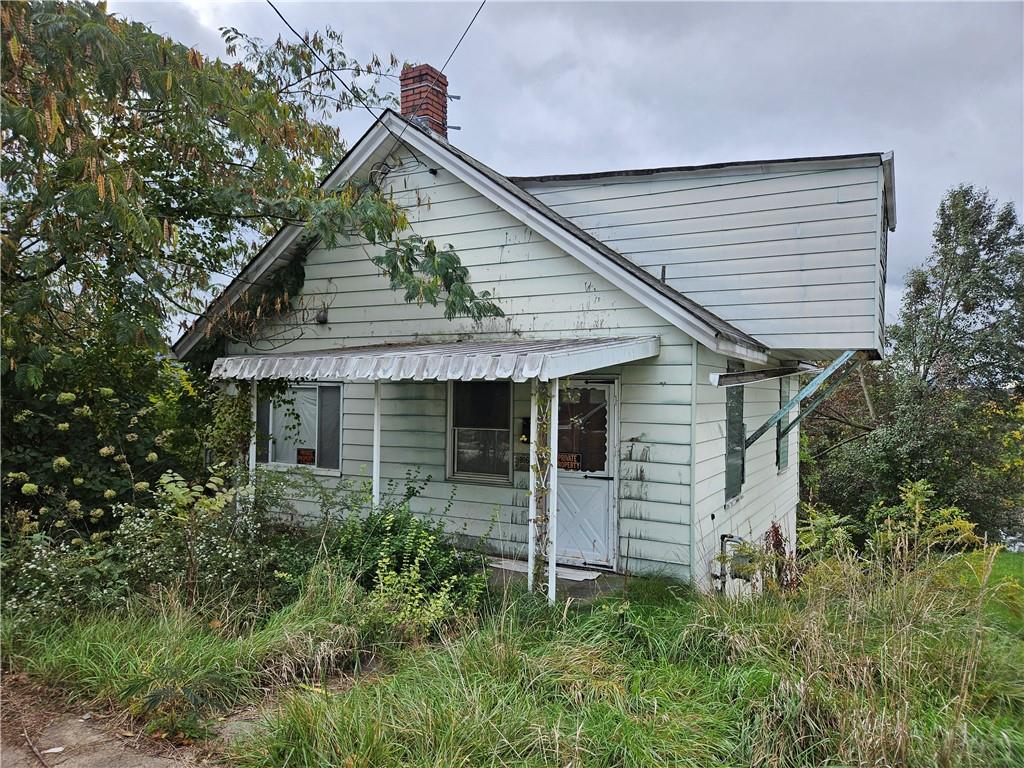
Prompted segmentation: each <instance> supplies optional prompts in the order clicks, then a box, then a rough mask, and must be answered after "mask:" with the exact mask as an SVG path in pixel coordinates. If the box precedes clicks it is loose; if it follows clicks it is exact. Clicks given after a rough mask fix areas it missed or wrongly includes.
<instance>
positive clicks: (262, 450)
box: [256, 387, 270, 464]
mask: <svg viewBox="0 0 1024 768" xmlns="http://www.w3.org/2000/svg"><path fill="white" fill-rule="evenodd" d="M256 393H257V399H256V461H258V462H259V463H261V464H266V463H267V462H268V461H270V398H269V397H263V398H260V397H259V388H258V387H257V390H256Z"/></svg>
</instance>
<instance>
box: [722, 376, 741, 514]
mask: <svg viewBox="0 0 1024 768" xmlns="http://www.w3.org/2000/svg"><path fill="white" fill-rule="evenodd" d="M727 370H728V371H729V373H738V372H739V371H742V370H743V364H742V363H735V362H733V361H731V360H730V361H729V365H728V368H727ZM743 440H744V436H743V386H742V385H738V386H735V387H728V388H727V389H726V390H725V500H726V501H729V499H732V498H735V497H736V496H738V495H739V493H740V489H741V488H742V487H743V452H744V447H743Z"/></svg>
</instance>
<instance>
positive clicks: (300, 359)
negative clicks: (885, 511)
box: [211, 336, 660, 600]
mask: <svg viewBox="0 0 1024 768" xmlns="http://www.w3.org/2000/svg"><path fill="white" fill-rule="evenodd" d="M659 351H660V341H659V338H658V337H657V336H641V337H613V338H586V339H551V340H523V339H515V340H496V341H462V342H447V343H434V344H425V343H419V344H385V345H375V346H367V347H358V348H346V349H339V350H331V351H318V352H316V353H313V354H304V355H303V354H279V355H273V354H270V355H237V356H229V357H223V358H220V359H218V360H217V361H216V362H215V364H214V367H213V371H212V374H211V375H212V377H213V378H215V379H221V380H233V381H236V382H248V383H250V384H251V385H252V392H253V419H254V422H256V423H257V424H258V423H260V419H261V413H259V412H258V408H259V401H258V399H257V396H256V385H257V383H258V382H260V381H286V382H289V383H290V385H300V386H301V385H302V384H303V383H306V384H307V385H308V386H317V387H323V386H324V385H331V384H333V385H334V388H335V389H337V390H338V393H339V394H338V397H339V399H340V398H341V397H342V395H341V387H340V386H339V385H341V386H343V385H363V386H364V388H365V385H367V384H369V385H372V412H371V413H368V414H367V419H368V423H367V424H366V425H365V426H366V427H368V429H366V430H365V431H366V432H367V433H368V436H369V438H370V440H369V442H370V445H371V448H372V451H371V455H370V462H369V464H370V479H371V487H372V503H373V504H375V505H376V504H379V503H380V499H381V492H382V472H381V465H382V439H381V438H382V422H383V420H384V414H385V411H386V410H387V408H388V400H387V397H386V394H385V391H386V389H390V390H391V391H394V387H390V388H388V387H387V385H388V384H392V383H397V382H405V383H414V382H428V383H433V384H434V385H435V386H436V385H437V383H439V382H453V384H451V385H449V399H451V397H452V394H451V393H452V392H453V391H459V390H456V389H455V388H456V387H461V386H463V385H464V384H465V383H468V382H503V381H505V382H510V386H509V390H508V391H509V393H510V395H509V396H510V397H511V391H512V387H513V386H514V384H518V385H520V387H521V388H522V386H523V385H526V386H528V388H529V415H528V416H526V417H525V418H522V419H520V422H522V423H521V425H520V430H518V432H519V434H518V435H516V434H515V432H516V430H514V428H513V427H512V425H511V424H510V428H509V430H508V438H507V439H508V441H509V443H510V444H509V445H508V447H507V453H508V460H509V463H510V469H509V477H508V485H511V484H512V477H513V474H514V473H513V470H512V466H511V463H512V459H513V455H514V454H515V453H516V452H515V451H514V450H513V446H512V445H511V441H513V440H515V439H516V438H517V437H518V440H519V442H520V443H526V444H528V453H526V455H525V456H524V455H521V454H520V458H522V459H523V460H524V464H525V466H523V467H521V468H520V469H521V470H522V471H523V473H525V474H527V476H528V484H527V488H526V489H525V490H526V494H527V515H526V517H527V528H528V532H527V535H526V537H525V538H526V558H527V579H528V581H529V586H530V588H531V589H532V588H533V586H534V585H533V579H534V576H535V574H537V569H536V567H535V565H536V562H537V559H538V557H542V558H543V559H544V560H546V561H547V564H548V568H547V573H546V574H544V575H546V582H547V584H546V587H547V594H548V597H549V599H552V600H553V599H554V597H555V590H556V580H557V571H556V569H557V568H558V567H560V566H557V565H556V562H557V559H556V555H557V553H558V552H559V549H558V546H559V544H558V535H559V506H560V505H564V504H565V503H570V504H573V505H575V506H584V507H585V506H586V504H587V503H588V500H587V497H586V496H585V495H584V496H580V495H579V493H585V492H586V488H585V487H584V486H589V487H590V488H592V489H596V490H595V493H604V494H605V495H606V496H607V497H608V498H609V501H610V503H611V507H610V509H612V510H614V499H613V497H614V496H615V495H616V494H615V489H616V487H617V482H615V481H616V477H615V476H614V472H613V469H612V468H613V466H614V465H615V463H616V460H617V458H618V455H617V454H618V447H617V444H616V443H617V440H616V439H615V435H614V430H615V429H616V428H617V418H611V417H609V419H608V426H607V429H608V430H609V431H608V433H607V434H606V435H605V438H604V439H605V443H604V445H603V449H604V450H606V451H607V457H608V458H607V463H606V466H605V467H604V469H605V470H606V472H605V473H594V474H590V473H588V472H586V469H585V468H586V461H585V459H582V458H581V457H580V456H579V455H572V456H569V457H567V456H566V454H565V452H564V451H562V452H561V463H562V467H561V469H560V468H559V463H560V451H559V444H558V439H559V436H558V433H559V430H557V429H547V428H546V426H545V425H548V424H557V423H558V421H559V419H558V416H559V414H560V410H559V401H560V397H561V391H564V390H565V387H566V384H567V382H568V381H569V380H570V379H572V378H573V377H579V376H580V375H582V374H586V373H588V372H594V371H600V370H602V369H609V368H613V367H615V366H619V365H623V364H627V363H631V362H634V361H639V360H644V359H646V358H653V357H656V356H658V354H659ZM601 386H605V385H604V384H602V383H600V382H591V383H588V384H587V388H588V390H590V389H593V390H594V391H595V392H596V391H598V390H599V388H600V387H601ZM608 386H610V385H608ZM318 391H319V390H318ZM608 391H609V396H608V397H607V400H606V401H605V408H606V409H608V408H610V403H611V399H612V398H611V396H610V392H611V389H609V390H608ZM577 397H579V395H577ZM595 400H599V398H597V397H595ZM364 402H365V401H364ZM564 405H565V404H563V406H564ZM598 406H599V407H600V403H598ZM339 407H340V406H339ZM457 410H458V409H457V408H454V407H453V403H451V402H449V405H448V413H449V423H448V428H446V430H445V432H446V435H445V437H444V441H445V442H446V443H447V445H446V446H445V447H446V449H447V451H448V472H451V471H452V470H453V469H454V470H457V471H456V472H455V474H456V475H457V478H456V479H458V478H459V477H464V475H465V474H466V473H465V470H466V469H467V468H468V469H469V470H473V469H476V468H477V467H475V466H474V465H473V463H472V462H471V461H463V462H462V463H464V464H466V465H467V466H465V467H463V466H459V462H460V461H462V459H463V458H464V457H463V455H462V453H460V452H459V451H458V445H457V444H458V442H459V439H460V435H459V431H458V429H457V428H456V429H455V430H453V429H452V422H451V418H452V417H451V414H452V413H453V412H455V411H457ZM582 410H583V411H585V410H586V409H585V408H584V409H582ZM561 413H562V415H563V421H564V420H565V418H564V417H565V407H563V409H562V411H561ZM608 413H609V412H608V411H607V410H606V414H608ZM509 416H510V421H511V409H510V412H509ZM585 416H586V413H585V412H581V413H580V414H579V415H578V416H576V415H574V416H572V417H571V418H573V419H577V418H580V419H582V418H584V417H585ZM314 418H317V417H316V416H314ZM347 428H348V427H347ZM268 431H269V430H268ZM563 431H564V425H563ZM481 433H482V430H479V429H478V430H473V432H472V437H473V438H474V439H475V438H478V437H479V435H480V434H481ZM341 435H342V429H341V427H340V425H339V427H338V439H342V438H341ZM342 440H343V439H342ZM314 442H315V443H316V445H317V448H320V442H317V441H316V440H315V439H314ZM453 443H455V444H456V449H455V452H454V455H453V448H452V444H453ZM517 447H519V448H520V451H522V446H521V445H520V446H517ZM304 450H308V449H304ZM315 450H316V449H313V451H314V452H315ZM259 452H260V447H259V446H257V444H256V441H255V440H254V441H253V444H252V445H251V447H250V454H249V463H250V466H251V468H253V469H254V468H255V465H256V463H257V457H258V453H259ZM337 452H338V454H339V455H340V452H341V449H340V446H339V447H338V451H337ZM613 452H614V456H613ZM307 455H309V454H307ZM468 455H470V456H471V455H472V453H471V452H470V454H468ZM261 460H264V459H263V458H262V457H261ZM572 462H576V463H572ZM336 466H337V467H338V469H339V472H340V471H341V461H340V458H339V461H338V463H337V465H336ZM595 466H596V465H595ZM446 474H447V473H446ZM560 474H561V475H562V477H563V480H564V483H565V484H566V485H567V486H569V485H574V486H575V488H576V489H577V490H576V491H574V493H573V494H571V495H569V496H567V495H566V493H565V492H563V493H560V492H559V475H560ZM446 479H449V478H447V477H446ZM477 481H478V482H484V483H486V478H478V479H477ZM580 488H582V489H583V490H582V491H579V490H578V489H580ZM581 500H582V501H581ZM612 527H613V528H614V520H612ZM574 532H575V531H574V530H573V529H570V530H569V531H567V534H568V535H570V536H571V535H572V534H573V533H574ZM612 546H615V547H617V541H614V542H612ZM538 576H540V575H538Z"/></svg>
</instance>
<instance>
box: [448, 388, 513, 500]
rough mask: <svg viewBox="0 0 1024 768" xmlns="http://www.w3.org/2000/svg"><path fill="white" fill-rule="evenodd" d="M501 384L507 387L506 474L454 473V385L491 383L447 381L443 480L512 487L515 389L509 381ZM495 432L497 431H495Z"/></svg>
mask: <svg viewBox="0 0 1024 768" xmlns="http://www.w3.org/2000/svg"><path fill="white" fill-rule="evenodd" d="M498 381H502V382H503V383H505V384H507V385H508V440H509V443H508V473H507V474H506V475H504V476H502V475H490V474H483V473H476V472H456V471H455V385H456V384H470V385H472V384H479V383H491V382H483V381H449V382H448V393H447V394H448V396H447V405H446V409H445V410H446V414H445V452H446V454H447V456H446V466H445V479H446V480H455V481H459V482H464V483H477V484H480V485H500V486H511V485H513V479H514V467H515V441H514V440H513V434H514V433H515V430H514V428H513V424H514V420H513V414H514V413H515V387H514V386H513V382H512V381H511V380H501V379H499V380H498ZM496 431H497V430H496Z"/></svg>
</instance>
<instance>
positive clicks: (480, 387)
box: [452, 381, 512, 430]
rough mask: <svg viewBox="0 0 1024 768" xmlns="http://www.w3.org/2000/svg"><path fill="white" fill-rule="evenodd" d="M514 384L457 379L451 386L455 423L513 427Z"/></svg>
mask: <svg viewBox="0 0 1024 768" xmlns="http://www.w3.org/2000/svg"><path fill="white" fill-rule="evenodd" d="M511 403H512V385H511V383H509V382H507V381H456V382H455V383H454V384H453V385H452V406H453V408H452V426H453V427H455V428H456V429H461V428H463V427H474V428H477V429H481V428H483V429H505V430H507V429H510V425H509V413H510V412H511V411H510V410H509V409H510V407H511Z"/></svg>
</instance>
